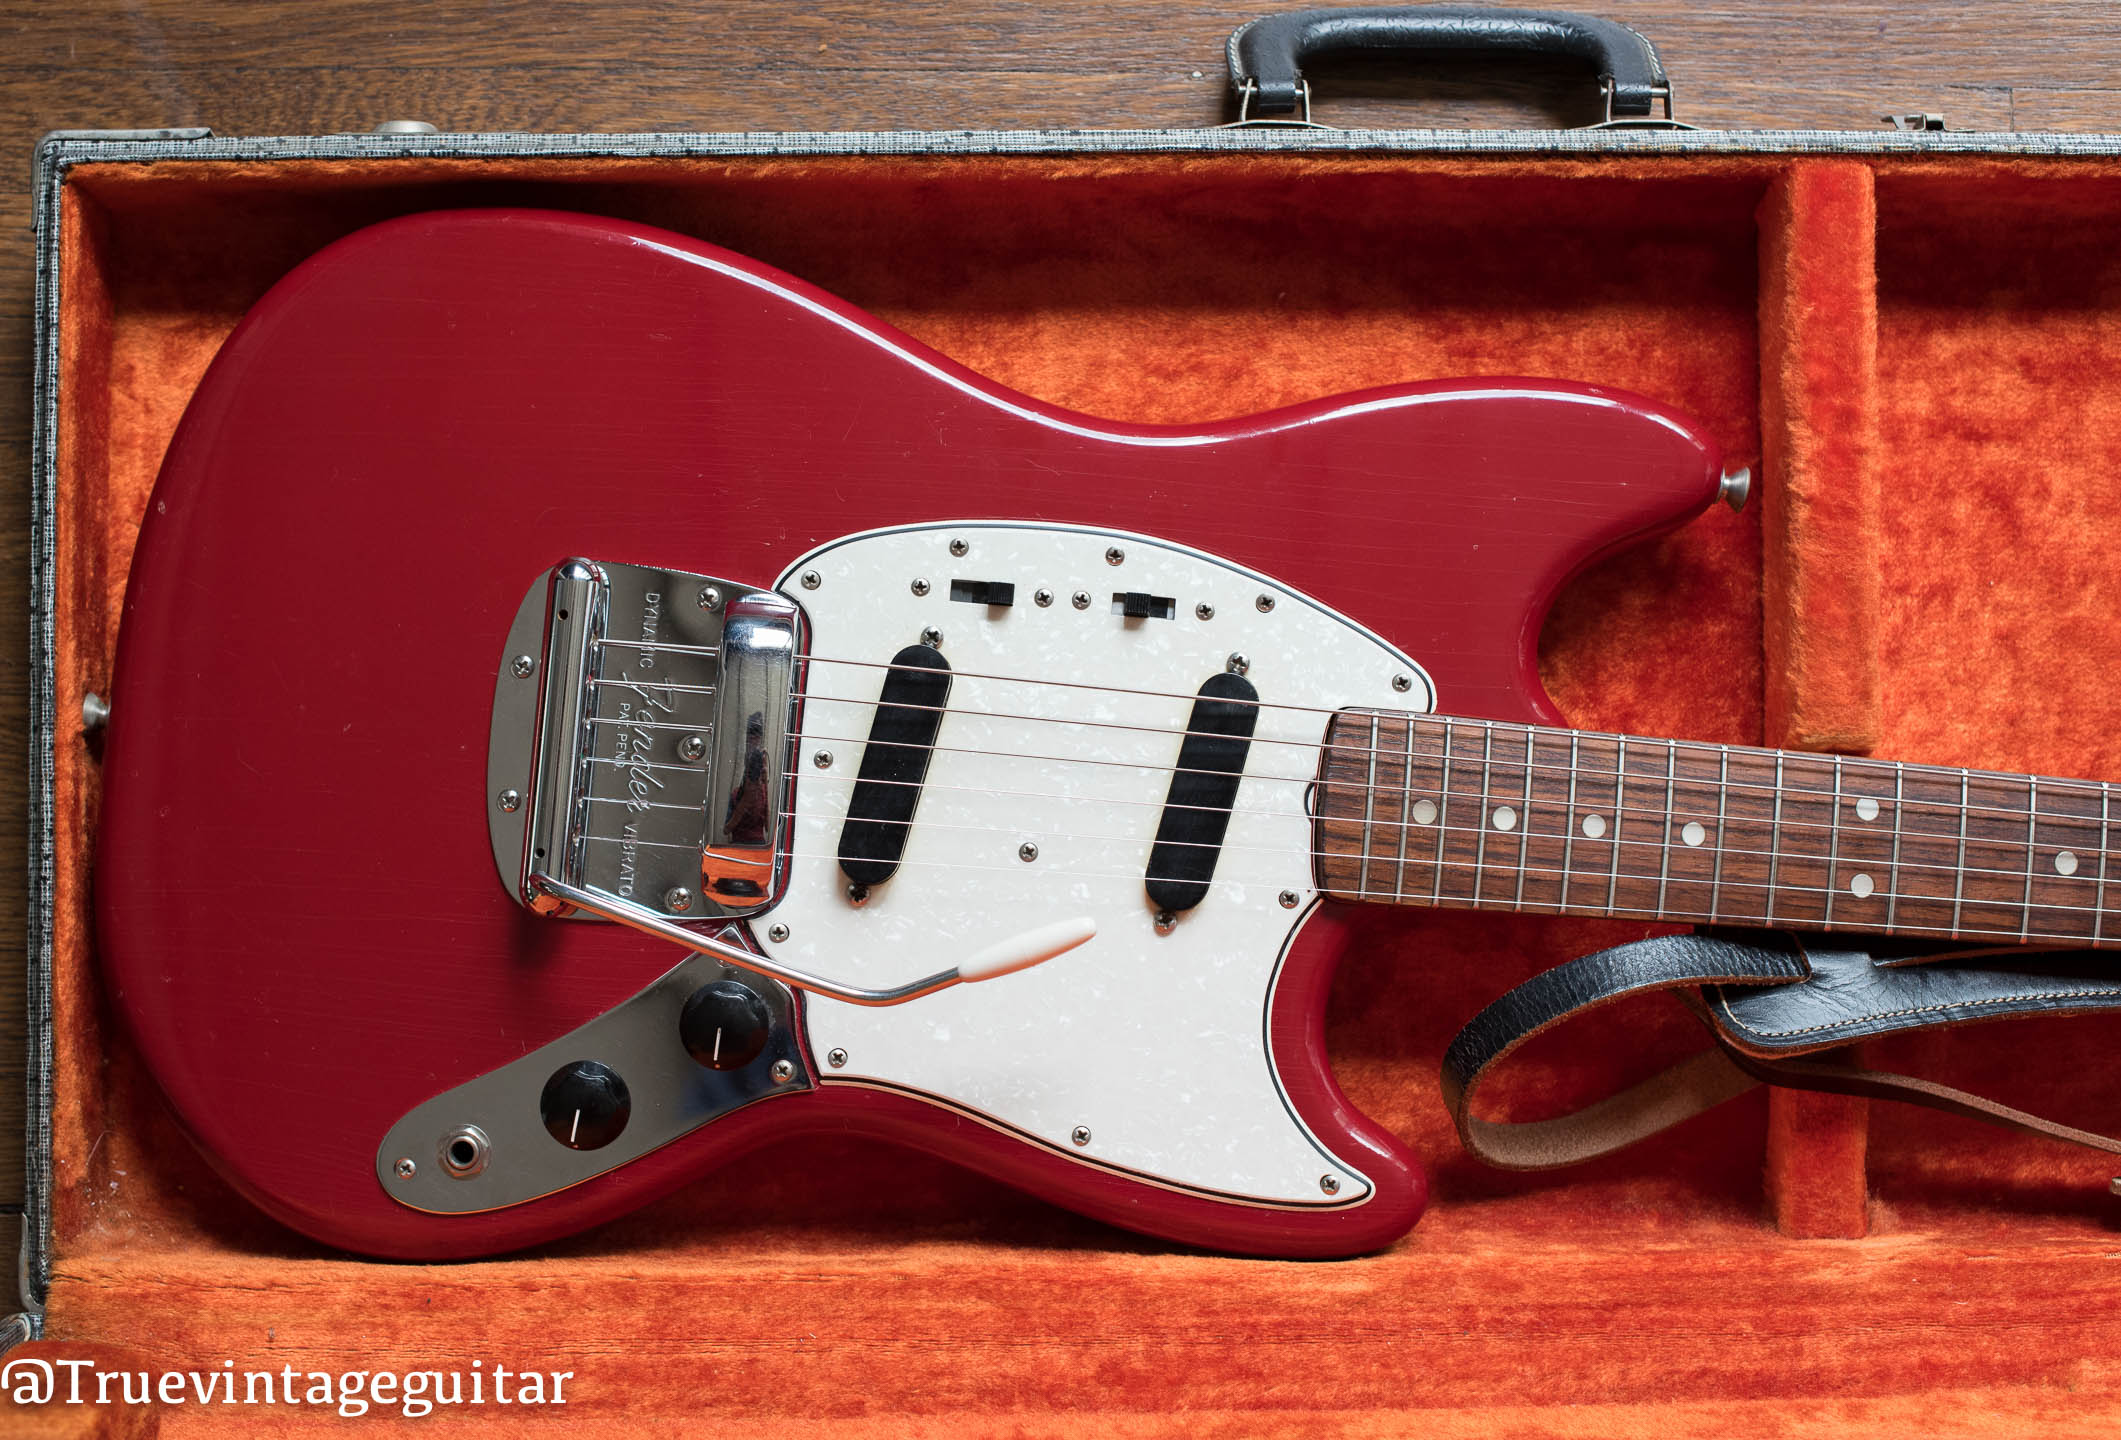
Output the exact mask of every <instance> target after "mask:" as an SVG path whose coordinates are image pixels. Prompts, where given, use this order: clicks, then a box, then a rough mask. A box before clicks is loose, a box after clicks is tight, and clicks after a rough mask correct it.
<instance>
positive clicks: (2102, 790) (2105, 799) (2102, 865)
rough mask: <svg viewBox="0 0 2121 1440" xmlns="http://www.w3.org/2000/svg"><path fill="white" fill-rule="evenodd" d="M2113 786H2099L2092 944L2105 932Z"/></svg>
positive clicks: (2102, 936) (2097, 941)
mask: <svg viewBox="0 0 2121 1440" xmlns="http://www.w3.org/2000/svg"><path fill="white" fill-rule="evenodd" d="M2113 799H2114V787H2113V786H2111V785H2101V786H2100V787H2099V889H2098V893H2097V894H2096V896H2095V897H2094V904H2095V906H2096V908H2095V909H2094V910H2093V912H2092V944H2094V945H2096V944H2098V943H2099V942H2100V940H2101V939H2102V938H2104V936H2105V933H2106V842H2107V831H2106V817H2107V810H2108V807H2109V806H2111V805H2112V804H2113Z"/></svg>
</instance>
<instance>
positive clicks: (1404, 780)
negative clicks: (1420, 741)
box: [1392, 715, 1414, 900]
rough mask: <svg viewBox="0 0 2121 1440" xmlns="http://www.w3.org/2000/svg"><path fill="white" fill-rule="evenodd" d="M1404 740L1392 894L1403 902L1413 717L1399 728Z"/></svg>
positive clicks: (1412, 793)
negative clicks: (1404, 760) (1396, 861)
mask: <svg viewBox="0 0 2121 1440" xmlns="http://www.w3.org/2000/svg"><path fill="white" fill-rule="evenodd" d="M1400 731H1401V733H1402V734H1403V735H1404V737H1405V739H1406V742H1407V743H1406V764H1405V766H1404V767H1403V768H1402V769H1401V770H1400V772H1399V866H1398V869H1397V871H1396V872H1395V877H1396V880H1397V883H1396V884H1395V885H1394V886H1393V887H1392V893H1393V894H1394V895H1396V896H1398V897H1399V898H1400V899H1402V900H1404V899H1406V898H1407V832H1408V831H1409V830H1411V829H1413V828H1414V827H1413V826H1411V825H1409V824H1408V823H1407V809H1408V807H1409V806H1410V805H1412V804H1413V801H1414V717H1413V716H1411V715H1409V716H1407V717H1406V719H1405V722H1404V723H1403V724H1402V725H1401V726H1400Z"/></svg>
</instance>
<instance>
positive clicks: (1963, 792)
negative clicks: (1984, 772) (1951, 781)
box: [1952, 770, 1973, 940]
mask: <svg viewBox="0 0 2121 1440" xmlns="http://www.w3.org/2000/svg"><path fill="white" fill-rule="evenodd" d="M1972 778H1973V777H1972V776H1971V775H1969V774H1968V773H1967V772H1966V771H1964V770H1962V771H1960V772H1959V866H1958V871H1959V879H1958V883H1956V884H1955V885H1953V886H1952V938H1953V939H1954V940H1956V939H1958V938H1959V914H1960V910H1961V908H1962V907H1963V906H1964V905H1965V903H1966V800H1967V786H1968V785H1969V784H1970V783H1971V782H1972Z"/></svg>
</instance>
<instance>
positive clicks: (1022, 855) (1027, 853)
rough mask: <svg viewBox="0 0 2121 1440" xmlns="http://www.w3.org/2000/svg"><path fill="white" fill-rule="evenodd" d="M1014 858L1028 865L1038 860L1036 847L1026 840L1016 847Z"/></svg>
mask: <svg viewBox="0 0 2121 1440" xmlns="http://www.w3.org/2000/svg"><path fill="white" fill-rule="evenodd" d="M1016 858H1017V859H1019V860H1021V861H1023V862H1024V863H1025V864H1026V865H1029V864H1030V863H1031V862H1032V861H1033V860H1036V859H1037V858H1038V847H1037V846H1036V845H1034V844H1032V843H1031V842H1030V841H1029V840H1026V841H1025V842H1024V843H1023V844H1021V845H1019V846H1017V847H1016Z"/></svg>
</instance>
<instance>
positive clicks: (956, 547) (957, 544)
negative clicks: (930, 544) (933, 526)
mask: <svg viewBox="0 0 2121 1440" xmlns="http://www.w3.org/2000/svg"><path fill="white" fill-rule="evenodd" d="M971 548H972V547H971V546H970V545H967V544H966V543H965V542H964V541H962V540H952V541H951V542H950V553H951V554H952V555H956V556H959V557H963V555H964V553H965V552H966V551H967V550H970V549H971Z"/></svg>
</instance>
